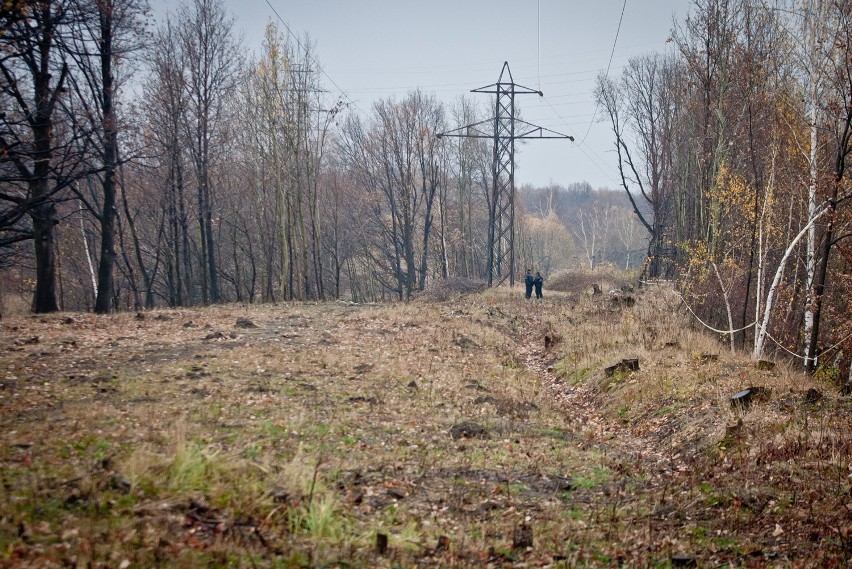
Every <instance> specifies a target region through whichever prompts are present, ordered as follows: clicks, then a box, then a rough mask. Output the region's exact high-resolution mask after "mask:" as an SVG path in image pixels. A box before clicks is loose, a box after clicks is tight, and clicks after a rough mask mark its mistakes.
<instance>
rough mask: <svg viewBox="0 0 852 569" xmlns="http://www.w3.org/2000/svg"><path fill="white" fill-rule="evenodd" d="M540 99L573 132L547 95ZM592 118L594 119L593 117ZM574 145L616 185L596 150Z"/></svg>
mask: <svg viewBox="0 0 852 569" xmlns="http://www.w3.org/2000/svg"><path fill="white" fill-rule="evenodd" d="M542 99H544V102H545V103H547V105H548V106H549V107H550V108H551V110H552V111H553V112H554V114H555V115H556V116H557V117H559V120H561V121H562V124H563V125H564V126H565V127H567V128H568V130H569V131H572V132H573V131H574V129H573V128H571V124H570V123H569V122H568V121H567V120H565V118H564V117H563V116H562V115H560V114H559V111H557V110H556V107H554V106H553V105H552V104H551V103H550V101H549V100H548V99H547V97H545V96H542ZM593 120H594V119H593ZM586 134H588V132H587V133H586ZM575 146H576V147H577V148H578V149H579V150H580V152H582V153H583V155H584V156H585V157H586V158H588V159H589V162H590V163H591V164H593V165H594V167H595V168H597V169H598V171H600V173H601V174H603V175H604V177H606V178H607V179H608V180H609V181H610V182H612V183H613V184H615V185H616V186H617V185H618V182H617V181H616V180H614V179H613V178H612V176H610V175H609V173H608V172H607V171H606V170H605V169H604V166H605V165H606V163H605V161H604V160H603V159H602V158H601V157H600V156H598V155H597V153H596V152H594V150H592V149H591V148H589V151H590V152H591V154H590V153H589V152H587V151H586V147H584V146H582V145H580V144H575Z"/></svg>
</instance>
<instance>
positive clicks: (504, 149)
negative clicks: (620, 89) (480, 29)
mask: <svg viewBox="0 0 852 569" xmlns="http://www.w3.org/2000/svg"><path fill="white" fill-rule="evenodd" d="M471 93H489V94H493V95H496V97H495V107H494V117H493V118H490V119H486V120H483V121H480V122H477V123H473V124H469V125H466V126H463V127H460V128H457V129H455V130H451V131H448V132H444V133H440V134H438V136H439V137H442V136H449V137H456V138H487V139H493V141H494V149H493V156H492V162H491V174H492V186H491V195H490V196H489V200H488V222H489V223H488V286H496V285H499V284H501V283H502V282H503V281H505V280H506V278H507V277H508V278H509V284H510V285H511V286H514V284H515V141H516V140H520V139H546V138H562V139H565V138H567V139H568V140H572V141H573V140H574V137H573V136H568V135H566V134H561V133H558V132H556V131H553V130H549V129H546V128H544V127H540V126H536V125H533V124H530V123H528V122H526V121H523V120H521V119H518V118H515V96H516V95H538V96H540V97H541V96H544V94H543V93H542V92H541V91H537V90H535V89H530V88H529V87H524V86H523V85H518V84H516V83H515V82H514V80H513V79H512V72H511V71H510V70H509V63H508V62H504V63H503V69H502V70H501V71H500V78H499V79H497V83H494V84H492V85H486V86H485V87H480V88H478V89H472V90H471ZM488 126H491V128H492V129H493V130H492V132H487V131H486V130H484V129H485V128H487V127H488ZM495 281H496V282H495Z"/></svg>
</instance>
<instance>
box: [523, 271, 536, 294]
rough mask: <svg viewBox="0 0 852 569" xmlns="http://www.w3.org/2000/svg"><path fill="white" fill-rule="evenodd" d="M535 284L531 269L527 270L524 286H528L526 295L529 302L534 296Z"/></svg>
mask: <svg viewBox="0 0 852 569" xmlns="http://www.w3.org/2000/svg"><path fill="white" fill-rule="evenodd" d="M534 283H535V279H534V278H533V276H532V273H531V272H530V270H529V269H527V274H526V275H524V286H526V289H527V290H526V294H525V297H526V299H527V300H529V299H530V297H531V296H532V290H533V284H534Z"/></svg>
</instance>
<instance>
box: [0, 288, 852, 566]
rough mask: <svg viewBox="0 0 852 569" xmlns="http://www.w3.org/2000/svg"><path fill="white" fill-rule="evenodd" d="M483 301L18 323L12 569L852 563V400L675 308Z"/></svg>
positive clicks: (2, 358)
mask: <svg viewBox="0 0 852 569" xmlns="http://www.w3.org/2000/svg"><path fill="white" fill-rule="evenodd" d="M462 285H464V286H462ZM456 289H458V290H456ZM473 290H475V287H474V288H471V287H469V286H468V285H467V283H461V284H459V285H458V286H456V287H455V288H454V289H453V291H451V294H450V293H448V294H443V293H441V294H438V293H437V292H433V293H432V294H430V295H424V297H422V298H420V299H418V300H416V301H414V302H411V303H409V304H395V305H352V304H346V303H324V304H309V303H303V304H299V303H294V304H282V305H275V306H220V307H213V308H205V309H197V310H189V309H183V310H163V311H154V312H149V313H144V314H141V315H138V316H137V315H132V314H120V315H115V316H110V317H96V316H93V315H86V314H61V315H51V316H32V317H24V318H19V319H14V320H9V321H3V322H2V323H0V336H2V344H0V345H2V346H3V348H0V349H2V351H0V383H1V384H2V387H0V396H2V398H0V427H2V431H1V432H0V445H2V446H0V467H2V473H0V476H2V480H0V482H2V485H3V490H2V492H0V567H18V566H22V567H25V566H32V567H50V566H58V567H61V566H70V567H89V566H91V567H148V566H165V567H197V566H213V567H255V566H258V567H498V566H506V567H510V566H517V567H521V566H526V567H582V566H613V565H616V566H617V565H624V566H662V567H665V566H669V565H671V564H673V563H675V564H676V563H680V562H685V563H692V562H693V561H694V563H695V564H696V565H698V566H718V565H724V564H729V565H731V566H755V567H760V566H829V567H830V566H842V564H844V563H848V559H849V555H850V541H849V540H850V534H849V527H850V510H849V503H850V502H852V500H850V499H849V488H850V473H852V470H850V460H849V459H850V433H849V431H848V424H849V408H850V407H849V401H848V400H846V399H842V398H840V397H838V396H837V395H836V394H834V393H833V392H831V391H830V389H828V388H827V387H826V386H823V385H819V384H817V383H814V382H813V381H812V380H810V379H807V378H804V377H802V376H800V375H798V374H796V373H794V372H792V371H789V370H786V369H784V368H783V366H778V367H777V368H776V370H775V371H760V370H757V369H756V368H754V366H752V365H751V364H750V363H749V362H748V361H747V360H745V359H738V358H735V357H732V356H731V355H730V354H729V353H726V352H725V349H724V346H723V345H722V344H721V343H719V342H718V341H717V340H716V339H714V338H711V337H707V336H705V335H703V334H702V333H701V332H700V331H698V330H692V329H690V327H689V325H688V323H686V322H685V321H684V320H683V319H682V317H681V316H678V314H680V310H679V307H678V305H677V302H676V300H675V299H674V298H673V297H671V296H669V295H668V294H667V293H666V292H665V291H664V290H659V291H654V292H651V293H642V294H638V295H636V302H635V303H633V302H625V300H624V298H621V297H619V298H618V299H617V300H613V298H612V297H610V296H608V295H599V296H587V295H585V294H582V293H571V292H566V293H552V294H547V295H546V297H545V299H544V300H543V301H540V302H532V303H528V302H524V301H523V299H522V298H521V296H522V295H521V294H520V293H519V292H518V291H517V290H504V289H498V290H491V291H485V292H472V291H473ZM623 358H638V359H639V362H640V369H639V370H638V371H626V370H620V371H616V372H615V373H613V374H612V375H609V376H607V375H606V374H605V373H604V371H603V370H604V368H605V367H607V366H610V365H612V364H613V363H617V362H618V361H620V360H621V359H623ZM750 385H759V386H765V387H770V388H771V390H772V391H771V396H770V397H769V398H768V400H765V401H760V402H755V403H754V404H753V405H752V406H751V407H750V408H749V409H747V410H732V409H731V407H730V405H729V402H728V398H729V396H730V395H732V394H733V393H735V392H736V391H739V390H740V389H742V388H744V387H747V386H750ZM811 387H813V388H816V389H819V390H820V391H822V393H823V394H824V396H823V398H822V399H820V400H818V401H815V402H809V403H806V402H805V400H804V395H805V392H806V390H807V389H808V388H811ZM812 398H813V397H811V399H812ZM380 536H387V547H386V548H385V547H384V546H381V547H378V548H377V543H378V544H381V542H382V541H383V538H382V537H380ZM678 556H682V557H678Z"/></svg>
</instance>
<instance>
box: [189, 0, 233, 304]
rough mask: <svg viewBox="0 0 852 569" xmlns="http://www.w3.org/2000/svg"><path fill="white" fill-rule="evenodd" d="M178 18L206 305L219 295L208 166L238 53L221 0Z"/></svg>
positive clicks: (203, 0)
mask: <svg viewBox="0 0 852 569" xmlns="http://www.w3.org/2000/svg"><path fill="white" fill-rule="evenodd" d="M178 19H179V21H180V24H179V28H178V30H179V31H178V35H179V37H180V42H181V43H180V47H181V51H182V54H183V57H184V60H183V63H184V65H185V68H184V73H185V79H184V85H185V86H186V91H187V106H186V114H185V116H184V124H183V126H184V129H185V131H186V135H187V140H188V141H189V149H190V154H191V156H192V160H193V165H194V171H195V181H196V184H197V188H196V191H197V197H198V200H197V201H198V211H197V215H198V227H199V231H200V234H201V237H200V242H201V265H202V270H201V276H202V279H201V295H202V301H203V302H204V303H205V304H206V303H207V302H219V301H220V299H221V293H220V289H219V269H218V265H217V263H216V233H215V231H214V227H213V214H214V210H215V204H214V195H215V192H214V188H213V183H212V177H211V172H210V170H211V166H212V163H213V162H214V161H215V160H216V158H217V153H216V145H215V142H216V141H217V140H218V141H219V142H221V139H220V138H217V137H218V135H219V134H220V133H221V130H220V129H221V127H222V126H223V121H224V120H225V119H226V118H227V114H226V111H227V103H228V98H229V97H230V96H231V95H232V94H233V91H234V89H235V88H236V85H237V81H238V79H239V69H240V67H241V60H242V53H241V50H240V46H239V43H238V42H237V41H236V40H235V38H234V36H233V28H234V18H233V16H229V15H228V14H227V13H226V12H225V3H224V1H223V0H194V1H193V2H192V4H190V5H186V6H183V7H181V9H179V10H178ZM219 148H221V145H220V146H219Z"/></svg>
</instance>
